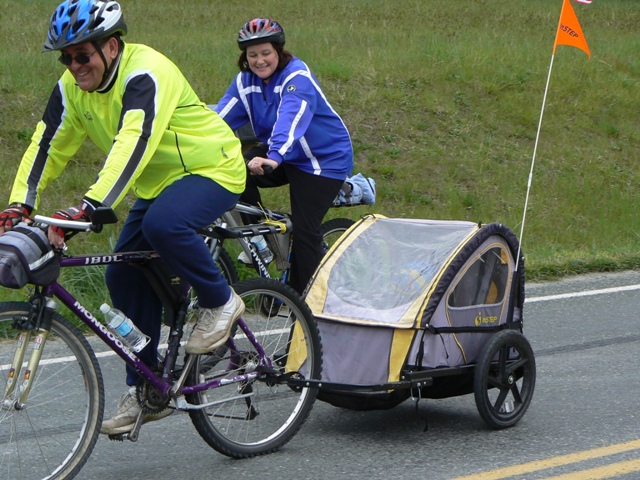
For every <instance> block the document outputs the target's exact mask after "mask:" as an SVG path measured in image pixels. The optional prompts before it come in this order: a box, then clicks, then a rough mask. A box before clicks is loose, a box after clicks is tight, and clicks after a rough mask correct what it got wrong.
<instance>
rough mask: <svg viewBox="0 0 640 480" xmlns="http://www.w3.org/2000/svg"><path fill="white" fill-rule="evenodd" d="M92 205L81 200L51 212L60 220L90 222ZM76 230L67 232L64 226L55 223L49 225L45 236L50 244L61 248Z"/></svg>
mask: <svg viewBox="0 0 640 480" xmlns="http://www.w3.org/2000/svg"><path fill="white" fill-rule="evenodd" d="M93 210H94V207H93V205H91V204H90V203H88V202H85V201H83V202H82V203H81V204H80V205H78V206H77V207H69V208H67V209H66V210H58V211H57V212H56V213H54V214H53V218H59V219H62V220H74V221H77V222H90V221H91V218H90V217H91V214H92V213H93ZM75 233H77V232H76V231H71V232H68V231H67V230H65V229H64V228H61V227H56V226H55V225H50V226H49V230H48V233H47V236H48V237H49V241H50V242H51V245H53V246H54V247H56V248H63V247H64V242H65V240H68V239H69V238H71V237H72V236H73V235H74V234H75Z"/></svg>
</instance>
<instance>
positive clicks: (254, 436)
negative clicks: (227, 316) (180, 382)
mask: <svg viewBox="0 0 640 480" xmlns="http://www.w3.org/2000/svg"><path fill="white" fill-rule="evenodd" d="M234 289H235V291H236V292H237V293H238V294H239V295H240V296H241V297H242V299H243V300H244V302H245V305H246V310H245V313H244V315H243V316H242V318H243V320H244V321H245V322H246V323H247V325H248V326H249V328H250V330H251V332H252V333H253V334H254V336H255V337H256V339H257V340H258V342H259V343H260V345H261V346H262V348H263V349H264V350H265V353H266V355H267V357H268V358H269V359H270V360H271V361H272V362H273V366H274V367H276V368H278V370H279V372H280V373H282V374H285V373H286V374H290V375H291V376H293V377H295V378H308V379H311V378H313V379H319V378H320V374H321V371H322V364H321V363H322V352H321V345H320V337H319V334H318V328H317V326H316V323H315V319H314V317H313V315H312V313H311V311H310V310H309V307H308V306H307V305H306V304H305V303H304V301H303V300H302V299H301V298H300V296H299V295H298V294H297V293H296V292H295V291H294V290H293V289H291V288H290V287H288V286H287V285H284V284H283V283H281V282H278V281H276V280H273V279H266V278H252V279H248V280H245V281H242V282H240V283H238V284H236V285H234ZM265 304H269V305H270V308H265ZM276 305H277V307H276ZM227 347H228V348H225V349H222V351H221V350H220V349H218V350H217V351H216V354H217V355H214V354H209V355H199V356H198V358H197V359H196V361H195V365H194V366H193V368H192V369H191V372H190V374H189V379H188V383H189V384H190V385H194V384H197V383H201V382H204V381H210V380H213V379H225V378H232V377H234V376H236V375H241V374H244V373H245V372H251V371H253V370H254V369H255V367H256V365H257V362H258V361H259V355H258V353H257V351H256V349H255V347H254V346H253V345H252V344H251V343H250V342H249V340H248V339H247V337H246V336H245V335H244V334H243V333H242V332H241V330H240V329H239V328H238V329H237V331H236V334H235V336H234V338H233V341H229V342H227ZM234 364H235V365H234ZM316 395H317V389H312V388H298V387H293V386H288V385H286V384H273V382H269V381H268V380H265V379H262V380H253V381H249V382H244V383H232V384H228V385H223V386H221V387H219V388H214V389H210V390H207V391H204V392H199V393H196V394H193V395H189V396H188V398H187V400H188V401H189V402H190V403H192V404H195V405H204V404H211V403H212V402H216V404H215V405H210V406H208V407H206V408H204V409H202V410H190V411H189V415H190V416H191V420H192V422H193V424H194V426H195V428H196V429H197V431H198V433H199V434H200V435H201V436H202V438H203V439H204V440H205V441H206V442H207V443H208V444H209V445H210V446H211V447H213V448H214V449H215V450H217V451H218V452H220V453H222V454H224V455H227V456H230V457H235V458H246V457H253V456H256V455H262V454H266V453H271V452H273V451H276V450H278V449H279V448H280V447H282V446H283V445H284V444H285V443H287V442H288V441H289V440H290V439H291V438H292V437H293V436H294V435H295V434H296V432H298V430H299V429H300V427H301V426H302V424H303V423H304V421H305V420H306V419H307V417H308V415H309V413H310V411H311V408H312V406H313V403H314V402H315V399H316Z"/></svg>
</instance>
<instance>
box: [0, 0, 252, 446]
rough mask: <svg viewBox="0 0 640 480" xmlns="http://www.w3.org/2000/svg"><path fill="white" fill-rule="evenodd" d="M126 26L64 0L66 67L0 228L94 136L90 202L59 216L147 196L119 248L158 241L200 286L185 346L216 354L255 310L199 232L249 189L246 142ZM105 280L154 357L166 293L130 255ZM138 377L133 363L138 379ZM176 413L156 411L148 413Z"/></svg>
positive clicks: (126, 417) (93, 6) (131, 408)
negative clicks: (98, 165) (97, 159)
mask: <svg viewBox="0 0 640 480" xmlns="http://www.w3.org/2000/svg"><path fill="white" fill-rule="evenodd" d="M126 33H127V26H126V24H125V21H124V17H123V14H122V9H121V7H120V5H119V4H118V2H116V1H108V0H65V1H64V2H63V3H61V4H60V6H59V7H58V8H57V9H56V10H55V12H54V13H53V15H52V17H51V21H50V26H49V32H48V36H47V39H46V41H45V44H44V50H45V51H55V50H59V51H60V52H61V55H60V57H59V60H60V62H61V63H62V64H64V65H65V66H66V67H67V71H66V72H64V74H63V75H62V77H61V78H60V80H59V81H58V83H57V84H56V86H55V88H54V89H53V92H52V94H51V97H50V99H49V102H48V104H47V107H46V110H45V112H44V116H43V117H42V120H41V121H40V122H39V123H38V126H37V128H36V131H35V133H34V135H33V137H32V139H31V144H30V146H29V147H28V149H27V151H26V153H25V154H24V156H23V157H22V161H21V163H20V166H19V168H18V172H17V175H16V178H15V181H14V185H13V190H12V192H11V195H10V198H9V201H10V207H9V208H7V209H6V210H5V211H4V212H2V213H0V233H4V232H5V231H7V230H10V229H11V228H12V227H13V226H14V225H16V224H17V223H18V222H20V221H21V220H23V219H28V218H29V216H30V215H31V214H32V213H33V211H34V210H36V209H37V208H38V206H39V203H40V199H41V195H42V193H43V191H44V189H45V187H46V186H47V185H48V184H49V183H50V182H51V181H52V180H53V179H54V178H56V177H57V176H59V175H60V174H61V173H62V171H63V170H64V167H65V166H66V164H67V163H68V162H69V160H70V159H71V157H72V156H73V155H74V154H75V153H76V152H77V150H78V149H79V147H80V145H81V144H82V143H83V141H84V139H85V138H86V137H89V138H90V139H91V140H92V141H93V142H94V143H95V144H96V145H97V146H98V147H99V148H100V149H101V150H102V151H103V152H104V153H105V155H107V157H106V161H105V163H104V165H103V166H102V169H101V170H100V172H99V174H98V177H97V180H96V181H95V182H94V183H93V184H91V185H90V186H89V188H88V190H87V191H86V194H85V196H84V198H83V199H82V201H81V202H80V205H78V206H77V207H71V208H67V209H65V210H59V211H57V212H56V213H55V214H54V217H55V218H63V219H69V220H83V221H90V220H91V215H92V213H93V212H94V211H95V209H96V208H98V207H101V206H106V207H112V208H114V207H116V205H118V204H119V203H120V202H121V201H122V199H123V198H124V196H125V195H126V194H127V192H129V191H131V192H132V193H133V194H134V195H135V196H136V197H137V200H136V201H135V203H134V205H133V207H132V208H131V210H130V211H129V214H128V217H127V219H126V221H125V223H124V225H123V228H122V232H121V233H120V236H119V238H118V241H117V244H116V247H115V251H119V252H125V251H135V250H156V251H157V252H158V253H160V255H161V256H162V257H163V259H164V260H165V262H166V263H167V264H168V266H169V267H170V269H171V270H172V271H173V273H175V274H177V275H178V276H180V277H181V278H182V279H184V280H185V281H187V282H188V283H189V284H190V285H191V286H192V287H193V288H194V290H195V291H196V293H197V295H198V302H199V306H200V309H199V316H198V323H197V324H196V327H195V328H194V332H193V334H192V335H191V337H190V338H189V340H188V342H187V345H186V351H187V353H205V352H207V351H211V350H213V349H215V348H217V347H218V346H219V345H221V344H223V343H224V342H225V341H226V339H227V338H228V336H229V332H230V330H231V327H232V325H233V323H234V322H235V320H236V319H237V318H238V317H239V316H240V315H241V314H242V312H243V310H244V304H243V302H242V299H240V297H239V296H238V295H236V294H235V292H234V291H233V290H232V289H230V288H229V286H228V284H227V282H226V280H225V279H224V277H223V276H222V275H221V274H220V271H219V270H218V268H217V266H216V264H215V262H214V261H213V259H212V258H211V255H210V253H209V250H208V249H207V247H206V245H205V243H204V242H203V241H202V238H201V237H200V236H199V235H198V234H197V231H198V230H199V229H201V228H203V227H205V226H207V225H209V224H211V223H212V222H213V221H214V220H215V219H216V218H218V217H219V216H220V215H222V214H223V213H224V212H225V211H227V210H228V209H230V208H232V207H233V205H234V204H235V203H236V201H237V200H238V197H239V194H240V193H241V192H242V190H243V189H244V185H245V177H246V171H245V166H244V162H243V159H242V152H241V146H240V142H239V141H238V140H237V139H236V138H235V136H234V135H233V132H232V131H231V129H230V128H229V127H228V126H227V125H226V124H225V123H224V122H223V121H222V120H220V118H219V117H218V116H217V115H216V114H215V113H213V112H212V111H211V110H209V109H208V108H207V107H206V105H205V104H204V103H202V102H201V101H200V100H199V98H198V97H197V95H196V94H195V92H194V91H193V89H192V88H191V86H190V85H189V83H188V81H187V80H186V79H185V77H184V76H183V74H182V73H181V72H180V70H179V69H178V67H176V65H174V64H173V63H172V62H171V61H170V60H169V59H167V58H166V57H165V56H163V55H162V54H160V53H158V52H157V51H155V50H153V49H151V48H150V47H147V46H145V45H139V44H128V43H125V42H124V41H123V40H122V37H123V36H124V35H125V34H126ZM64 235H65V232H64V230H63V229H60V228H57V227H51V228H49V239H50V241H51V243H52V244H53V245H54V246H56V247H58V248H61V247H63V245H64V240H65V238H64ZM106 281H107V285H108V288H109V292H110V295H111V299H112V302H113V304H114V306H115V307H116V308H119V309H120V310H122V311H123V312H124V313H125V314H126V315H127V316H128V317H130V318H131V319H132V320H134V322H135V323H136V325H137V326H138V327H139V328H140V330H141V331H142V332H144V333H145V334H147V335H149V336H150V337H151V339H152V340H151V342H150V343H149V345H148V346H147V347H146V348H145V349H144V350H142V352H140V353H139V357H140V358H141V359H142V360H143V361H144V362H146V363H147V364H148V365H154V364H155V363H156V356H157V353H156V350H157V346H158V340H159V336H160V327H161V323H162V304H161V301H160V299H159V298H158V296H157V295H156V293H155V292H154V290H153V289H152V287H151V285H150V284H149V283H148V281H147V279H146V277H145V276H144V274H143V273H142V272H141V271H140V270H137V269H135V268H133V267H131V266H129V265H117V266H115V265H114V266H110V267H109V268H108V269H107V272H106ZM137 381H138V375H137V373H136V372H135V370H133V369H132V368H128V369H127V377H126V382H127V385H129V386H134V385H136V383H137ZM139 412H140V406H139V405H138V402H137V400H136V397H135V394H134V392H133V390H131V389H130V390H129V391H128V392H127V393H125V395H124V396H123V398H122V400H121V402H120V405H119V409H118V412H117V414H116V416H115V417H113V418H112V419H110V420H107V421H105V422H104V423H103V425H102V432H103V433H108V434H117V433H123V432H128V431H130V430H131V429H132V428H133V424H134V421H135V419H136V417H137V415H138V413H139ZM170 412H171V411H168V412H167V411H165V412H161V414H158V415H155V416H152V415H147V416H146V417H145V421H149V420H155V419H158V418H161V417H162V416H166V415H167V414H168V413H170Z"/></svg>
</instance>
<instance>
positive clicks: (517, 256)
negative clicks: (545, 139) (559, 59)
mask: <svg viewBox="0 0 640 480" xmlns="http://www.w3.org/2000/svg"><path fill="white" fill-rule="evenodd" d="M554 57H555V51H554V53H553V54H552V55H551V63H550V64H549V73H548V74H547V84H546V86H545V87H544V96H543V97H542V109H541V110H540V120H539V121H538V131H537V133H536V141H535V143H534V145H533V157H532V159H531V169H530V170H529V181H528V182H527V194H526V196H525V200H524V211H523V212H522V225H521V226H520V239H519V240H518V254H517V255H516V267H515V271H516V272H517V271H518V265H519V263H520V249H521V248H522V237H523V235H524V222H525V219H526V217H527V205H528V204H529V193H530V192H531V183H532V182H533V167H534V165H535V163H536V152H537V150H538V140H539V139H540V129H541V128H542V116H543V115H544V106H545V103H546V102H547V92H548V91H549V82H550V80H551V69H552V68H553V58H554Z"/></svg>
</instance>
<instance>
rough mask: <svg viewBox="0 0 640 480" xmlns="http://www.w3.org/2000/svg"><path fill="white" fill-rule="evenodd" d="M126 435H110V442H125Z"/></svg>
mask: <svg viewBox="0 0 640 480" xmlns="http://www.w3.org/2000/svg"><path fill="white" fill-rule="evenodd" d="M126 435H127V434H126V433H115V434H113V435H109V440H111V441H112V442H124V441H125V439H126Z"/></svg>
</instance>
